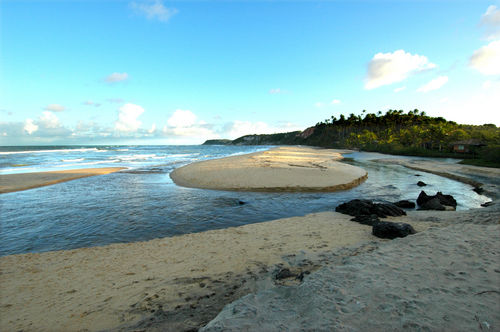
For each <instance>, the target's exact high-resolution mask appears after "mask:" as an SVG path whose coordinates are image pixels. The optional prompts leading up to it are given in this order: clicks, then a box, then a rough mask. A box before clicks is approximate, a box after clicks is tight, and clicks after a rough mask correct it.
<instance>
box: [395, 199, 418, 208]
mask: <svg viewBox="0 0 500 332" xmlns="http://www.w3.org/2000/svg"><path fill="white" fill-rule="evenodd" d="M394 205H396V206H397V207H400V208H403V209H414V208H415V203H414V202H410V201H408V200H402V201H399V202H396V203H394Z"/></svg>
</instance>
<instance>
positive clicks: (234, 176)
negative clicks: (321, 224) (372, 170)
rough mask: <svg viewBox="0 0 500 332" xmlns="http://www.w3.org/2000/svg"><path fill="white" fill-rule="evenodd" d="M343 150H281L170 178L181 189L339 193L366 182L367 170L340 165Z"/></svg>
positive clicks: (191, 168) (206, 164) (200, 166)
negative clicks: (183, 187) (181, 187)
mask: <svg viewBox="0 0 500 332" xmlns="http://www.w3.org/2000/svg"><path fill="white" fill-rule="evenodd" d="M342 152H345V151H343V150H330V149H317V148H310V147H279V148H275V149H271V150H268V151H264V152H256V153H251V154H246V155H240V156H233V157H228V158H222V159H213V160H207V161H200V162H197V163H192V164H189V165H187V166H184V167H180V168H177V169H176V170H174V171H173V172H172V173H171V174H170V177H171V178H172V180H173V181H174V182H175V183H176V184H178V185H181V186H185V187H195V188H205V189H221V190H249V191H335V190H342V189H349V188H352V187H354V186H357V185H359V184H360V183H361V182H363V181H364V180H365V179H366V177H367V173H366V171H365V170H363V169H361V168H359V167H356V166H352V165H348V164H345V163H341V162H339V160H341V159H342V155H341V153H342Z"/></svg>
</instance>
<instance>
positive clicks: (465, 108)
mask: <svg viewBox="0 0 500 332" xmlns="http://www.w3.org/2000/svg"><path fill="white" fill-rule="evenodd" d="M476 91H477V92H473V91H471V92H470V93H466V94H461V95H457V96H454V97H453V98H450V99H448V100H447V102H445V103H435V102H432V101H430V102H428V104H427V105H421V106H422V107H419V109H425V111H426V113H427V114H432V115H433V116H442V117H444V118H445V119H447V120H451V121H456V122H458V123H463V124H474V125H480V124H485V123H494V124H495V125H497V126H500V113H499V112H498V105H500V90H498V89H488V90H484V89H481V88H479V89H477V90H476Z"/></svg>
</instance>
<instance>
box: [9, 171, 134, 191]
mask: <svg viewBox="0 0 500 332" xmlns="http://www.w3.org/2000/svg"><path fill="white" fill-rule="evenodd" d="M122 169H125V168H124V167H107V168H84V169H72V170H64V171H51V172H33V173H21V174H0V194H3V193H9V192H14V191H21V190H27V189H32V188H38V187H43V186H48V185H51V184H56V183H60V182H65V181H70V180H76V179H81V178H85V177H89V176H95V175H103V174H109V173H113V172H118V171H119V170H122Z"/></svg>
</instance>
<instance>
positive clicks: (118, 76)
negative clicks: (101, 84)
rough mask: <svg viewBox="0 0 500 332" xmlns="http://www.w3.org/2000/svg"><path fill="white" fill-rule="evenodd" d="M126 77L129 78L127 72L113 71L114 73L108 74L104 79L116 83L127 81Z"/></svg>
mask: <svg viewBox="0 0 500 332" xmlns="http://www.w3.org/2000/svg"><path fill="white" fill-rule="evenodd" d="M126 79H128V74H127V73H113V74H110V75H108V76H106V78H105V79H104V81H106V82H107V83H116V82H121V81H125V80H126Z"/></svg>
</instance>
